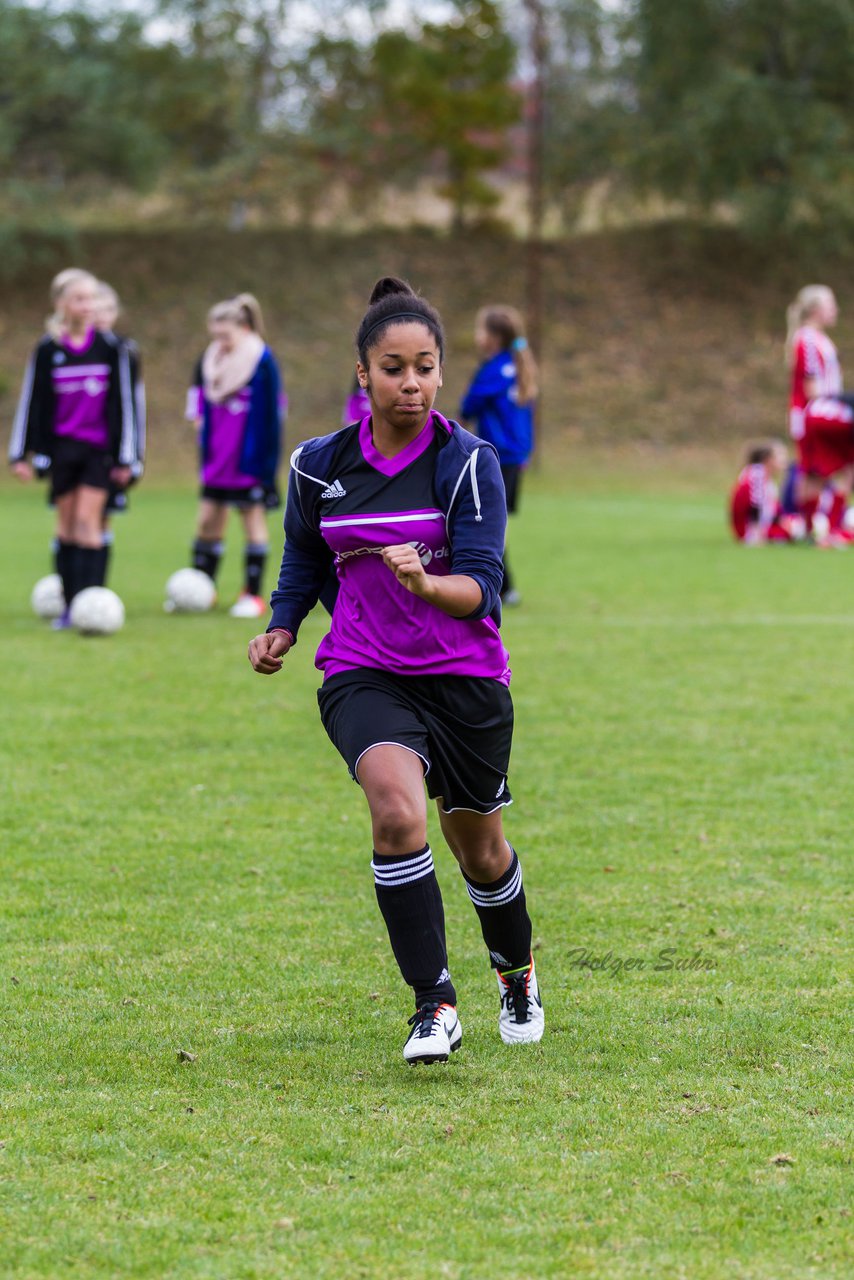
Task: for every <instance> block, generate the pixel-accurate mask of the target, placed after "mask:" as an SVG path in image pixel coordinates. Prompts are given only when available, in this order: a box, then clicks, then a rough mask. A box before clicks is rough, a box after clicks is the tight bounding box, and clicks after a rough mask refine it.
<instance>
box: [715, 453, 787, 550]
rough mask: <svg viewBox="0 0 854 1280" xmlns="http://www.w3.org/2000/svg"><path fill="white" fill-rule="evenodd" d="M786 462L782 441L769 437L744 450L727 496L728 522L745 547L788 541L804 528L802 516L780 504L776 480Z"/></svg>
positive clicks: (781, 473) (784, 467)
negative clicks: (741, 461) (731, 488)
mask: <svg viewBox="0 0 854 1280" xmlns="http://www.w3.org/2000/svg"><path fill="white" fill-rule="evenodd" d="M787 463H788V456H787V453H786V446H785V445H784V444H783V442H782V440H769V441H768V442H767V443H765V444H761V445H756V446H754V447H752V448H751V449H749V450H748V453H747V457H746V459H745V465H744V467H743V468H742V470H741V471H740V472H739V476H738V480H737V481H736V483H735V487H734V488H733V491H732V494H731V496H730V508H729V512H730V524H731V526H732V531H733V533H734V534H735V536H736V538H737V539H738V541H739V542H744V543H745V544H746V545H747V546H758V545H759V544H760V543H763V542H788V541H790V540H795V539H796V536H797V533H798V532H799V529H800V528H804V524H803V519H802V517H800V516H798V515H797V514H795V515H787V514H786V513H784V512H783V511H782V509H781V506H780V500H779V488H778V483H777V482H778V481H779V479H780V477H781V476H782V475H783V473H784V472H785V470H786V466H787ZM796 521H799V522H800V525H799V524H797V523H795V522H796Z"/></svg>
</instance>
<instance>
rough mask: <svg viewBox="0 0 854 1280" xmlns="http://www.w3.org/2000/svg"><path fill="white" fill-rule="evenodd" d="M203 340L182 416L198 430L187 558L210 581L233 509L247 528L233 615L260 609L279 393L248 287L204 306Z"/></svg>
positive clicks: (263, 608) (255, 614)
mask: <svg viewBox="0 0 854 1280" xmlns="http://www.w3.org/2000/svg"><path fill="white" fill-rule="evenodd" d="M208 331H209V333H210V337H211V342H210V346H209V347H208V348H207V350H206V351H205V353H204V355H203V356H202V358H201V360H200V361H199V363H198V365H197V366H196V376H195V379H194V382H193V386H192V387H191V388H190V391H189V394H188V396H187V417H188V418H189V419H190V420H191V421H193V422H195V424H196V426H197V428H198V431H199V451H200V455H201V481H202V488H201V495H200V496H201V502H200V505H199V518H198V522H197V525H196V540H195V542H194V543H193V554H192V563H193V567H194V568H196V569H201V570H202V572H203V573H206V574H208V576H209V577H211V578H213V579H214V581H216V575H217V570H218V569H219V562H220V559H221V557H222V551H223V544H222V539H223V535H224V534H225V528H226V524H227V523H228V509H229V507H230V506H233V507H237V509H238V511H239V512H240V515H241V517H242V520H243V527H244V530H245V533H246V551H245V560H244V568H245V573H244V582H243V591H242V592H241V595H240V598H239V599H238V600H237V603H236V604H234V605H233V606H232V607H231V609H230V611H229V612H230V613H231V616H232V617H233V618H260V617H262V616H263V615H264V614H265V613H266V612H267V603H266V601H265V600H264V599H263V598H262V596H261V579H262V577H263V574H264V564H265V562H266V559H267V512H268V511H269V510H272V509H273V508H275V507H277V506H278V505H279V495H278V492H277V490H276V471H277V469H278V465H279V451H280V449H281V438H282V418H283V411H284V404H285V400H284V396H283V394H282V389H281V378H280V376H279V367H278V365H277V364H276V358H275V356H274V355H273V353H272V351H271V350H270V348H269V347H268V346H266V345H265V342H264V324H263V320H262V317H261V308H260V306H259V305H258V302H257V301H256V299H255V298H253V296H252V295H251V294H250V293H242V294H240V295H239V296H238V297H236V298H232V299H230V300H229V301H227V302H220V303H218V304H217V306H215V307H212V308H211V310H210V311H209V312H208Z"/></svg>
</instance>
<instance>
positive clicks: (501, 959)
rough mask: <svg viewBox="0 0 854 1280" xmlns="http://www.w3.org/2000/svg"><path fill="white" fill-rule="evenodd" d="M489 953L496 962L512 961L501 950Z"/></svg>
mask: <svg viewBox="0 0 854 1280" xmlns="http://www.w3.org/2000/svg"><path fill="white" fill-rule="evenodd" d="M489 954H490V956H491V957H492V959H493V960H494V961H495V963H496V964H503V965H508V964H509V963H510V961H509V960H508V959H507V958H506V956H503V955H502V954H501V952H500V951H490V953H489Z"/></svg>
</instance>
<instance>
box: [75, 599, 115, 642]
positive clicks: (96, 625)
mask: <svg viewBox="0 0 854 1280" xmlns="http://www.w3.org/2000/svg"><path fill="white" fill-rule="evenodd" d="M124 622H125V607H124V605H123V604H122V602H121V600H120V599H119V597H118V596H117V595H116V593H115V591H110V589H109V587H87V588H86V590H85V591H80V592H79V593H78V594H77V595H76V596H75V597H74V599H73V600H72V601H71V625H72V627H76V628H77V630H78V631H79V632H80V634H81V635H84V636H111V635H112V634H113V633H114V632H115V631H119V630H120V629H121V628H122V627H123V626H124Z"/></svg>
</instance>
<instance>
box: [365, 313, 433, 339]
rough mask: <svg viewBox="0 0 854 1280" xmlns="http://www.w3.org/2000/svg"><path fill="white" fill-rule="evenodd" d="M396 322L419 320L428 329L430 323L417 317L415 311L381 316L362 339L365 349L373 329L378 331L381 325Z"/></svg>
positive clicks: (421, 317)
mask: <svg viewBox="0 0 854 1280" xmlns="http://www.w3.org/2000/svg"><path fill="white" fill-rule="evenodd" d="M396 320H420V321H421V323H422V324H423V325H426V326H427V328H428V329H429V328H430V321H429V320H428V318H427V316H422V315H419V314H418V312H417V311H396V312H395V313H394V315H390V316H383V318H382V320H377V322H376V324H372V325H371V327H370V329H369V330H368V332H367V333H366V334H365V336H364V338H363V339H362V342H363V343H364V345H365V347H367V345H368V338H370V336H371V334H372V333H373V332H374V330H375V329H379V327H380V325H383V324H394V322H395V321H396Z"/></svg>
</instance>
